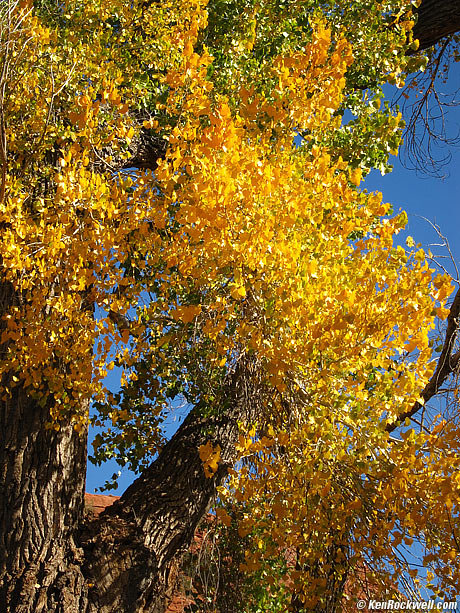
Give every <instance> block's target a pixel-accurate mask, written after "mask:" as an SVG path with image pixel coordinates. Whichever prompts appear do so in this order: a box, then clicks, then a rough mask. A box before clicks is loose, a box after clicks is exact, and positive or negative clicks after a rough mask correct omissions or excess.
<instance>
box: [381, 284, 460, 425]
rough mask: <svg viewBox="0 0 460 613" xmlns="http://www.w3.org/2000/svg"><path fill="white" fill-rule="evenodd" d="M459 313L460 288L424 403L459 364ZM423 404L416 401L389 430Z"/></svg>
mask: <svg viewBox="0 0 460 613" xmlns="http://www.w3.org/2000/svg"><path fill="white" fill-rule="evenodd" d="M459 315H460V289H459V290H457V293H456V294H455V298H454V301H453V303H452V306H451V307H450V311H449V316H448V317H447V330H446V336H445V339H444V344H443V346H442V351H441V355H440V356H439V360H438V364H437V367H436V370H435V371H434V373H433V376H432V377H431V379H430V380H429V381H428V383H427V384H426V386H425V388H424V390H423V392H422V393H421V394H420V396H421V397H422V398H423V402H424V404H426V403H427V402H428V401H429V400H431V398H433V396H435V395H436V394H437V393H438V391H439V389H440V387H441V385H442V384H443V383H444V381H445V380H446V379H447V377H448V376H449V375H451V374H452V373H453V372H454V371H455V370H456V369H457V368H458V365H459V361H460V351H457V352H456V353H455V354H453V355H452V349H453V347H454V344H455V339H456V336H457V332H458V330H459V323H460V322H459ZM422 407H423V405H422V404H421V403H420V402H416V403H415V404H414V405H413V406H412V407H411V408H410V409H409V410H408V411H406V412H405V413H402V414H401V415H399V417H398V421H396V422H393V423H391V424H388V425H387V428H386V430H387V432H393V430H395V429H396V428H397V427H398V424H399V423H401V422H403V421H404V420H405V419H406V418H407V417H412V416H413V415H415V414H416V413H417V412H418V411H420V410H421V409H422Z"/></svg>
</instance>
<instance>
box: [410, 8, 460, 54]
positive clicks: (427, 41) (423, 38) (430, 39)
mask: <svg viewBox="0 0 460 613" xmlns="http://www.w3.org/2000/svg"><path fill="white" fill-rule="evenodd" d="M414 12H415V14H416V15H417V23H416V24H415V27H414V31H413V32H414V39H416V38H417V39H418V40H419V41H420V46H419V49H421V50H423V49H428V48H429V47H432V46H433V45H435V44H436V43H438V42H439V41H440V40H442V39H443V38H445V37H446V36H450V35H452V34H455V33H456V32H458V31H460V2H459V1H458V0H423V2H422V4H421V5H420V7H419V8H418V9H416V10H415V11H414Z"/></svg>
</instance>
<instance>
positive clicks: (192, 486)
mask: <svg viewBox="0 0 460 613" xmlns="http://www.w3.org/2000/svg"><path fill="white" fill-rule="evenodd" d="M223 404H224V405H227V406H223V407H219V410H218V414H217V415H214V416H211V417H209V416H208V417H205V416H202V415H201V412H200V411H199V410H193V411H192V412H191V413H190V414H189V416H188V417H187V419H186V420H185V421H184V423H183V424H182V426H181V428H180V429H179V430H178V431H177V432H176V434H175V435H174V436H173V437H172V439H171V440H170V441H169V442H168V443H167V444H166V446H165V447H164V449H163V451H162V452H161V454H160V456H159V457H158V459H157V460H156V461H155V462H153V464H152V465H151V466H150V467H149V468H148V469H147V470H145V471H144V472H143V473H142V475H141V476H140V477H139V478H138V479H137V480H136V481H135V482H134V483H133V484H132V485H131V486H130V487H129V488H128V489H127V490H126V492H125V493H124V494H123V496H122V497H121V499H120V500H119V501H118V502H117V503H115V504H114V505H113V506H112V507H110V508H109V509H108V510H107V512H106V513H104V514H103V515H102V516H101V518H100V520H99V522H95V523H93V525H92V526H90V527H89V530H88V531H87V533H86V534H85V535H84V537H83V546H84V549H85V551H86V559H87V560H88V565H87V568H86V571H85V574H86V576H87V577H88V580H89V581H90V583H91V584H93V586H94V587H93V590H92V593H90V601H91V606H90V609H89V610H90V611H97V612H98V613H106V612H109V611H130V610H133V611H134V610H135V611H145V612H147V611H149V612H155V611H163V610H164V609H162V607H163V606H164V600H165V596H166V586H168V584H169V585H171V583H172V581H171V580H170V579H171V573H172V572H174V562H177V560H178V556H180V554H181V553H182V552H184V551H186V550H187V549H188V547H189V546H190V544H191V542H192V539H193V535H194V532H195V529H196V527H197V525H198V523H199V521H200V519H201V518H202V517H203V515H204V514H205V512H206V510H207V509H208V508H209V505H210V504H211V503H212V501H213V499H214V498H215V496H216V490H217V486H218V485H219V484H220V483H221V482H222V480H223V479H224V477H225V476H226V475H227V472H228V469H229V467H231V466H232V465H233V464H234V462H235V458H236V451H235V444H236V441H237V438H238V431H239V427H238V424H239V423H241V422H244V423H250V422H252V421H253V420H255V419H256V418H257V416H258V415H260V412H261V407H262V404H261V383H260V375H259V369H258V368H257V366H256V365H255V364H254V363H251V362H250V361H249V360H248V359H244V360H241V361H240V363H239V364H238V366H237V367H236V369H235V372H234V373H233V375H232V376H231V379H230V381H229V384H228V386H227V389H226V393H225V394H224V396H223ZM208 442H211V443H212V445H213V447H214V448H217V445H219V447H220V450H221V451H220V463H219V466H218V468H217V471H216V472H215V473H214V475H213V476H212V477H206V476H205V473H204V470H203V463H202V460H201V459H200V456H199V448H200V446H202V445H205V444H206V443H208ZM91 607H92V608H91Z"/></svg>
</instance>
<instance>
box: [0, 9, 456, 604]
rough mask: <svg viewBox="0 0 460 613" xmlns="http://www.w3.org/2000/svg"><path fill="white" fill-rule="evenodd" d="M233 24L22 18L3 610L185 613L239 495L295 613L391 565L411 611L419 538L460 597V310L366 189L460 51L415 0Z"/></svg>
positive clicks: (4, 152) (16, 70)
mask: <svg viewBox="0 0 460 613" xmlns="http://www.w3.org/2000/svg"><path fill="white" fill-rule="evenodd" d="M206 4H207V3H206V2H205V1H204V0H182V1H181V2H179V3H178V2H170V1H165V2H162V3H157V2H144V1H142V2H133V3H131V4H129V5H126V3H124V2H123V1H121V0H110V1H108V2H105V3H102V2H99V1H98V0H88V1H87V2H85V3H79V2H74V1H73V0H69V1H68V2H65V3H54V2H51V1H49V2H48V1H46V0H43V1H37V2H31V1H29V0H20V1H19V0H18V1H17V2H14V1H9V2H7V3H4V5H3V6H2V9H1V11H2V12H1V35H0V50H1V71H0V157H1V163H2V173H1V177H0V179H1V184H0V215H1V219H0V224H1V228H2V246H1V285H0V297H1V298H0V305H1V308H0V315H1V319H0V332H1V337H0V343H1V353H0V358H1V362H0V364H1V373H2V388H1V420H2V421H1V424H2V427H1V436H2V442H1V445H0V465H1V487H2V490H1V500H2V506H1V511H0V525H1V539H0V552H1V553H0V577H1V584H0V586H1V587H0V605H1V607H2V610H5V611H15V612H16V611H17V612H20V611H23V612H32V611H33V612H34V613H35V612H38V611H65V612H74V611H75V612H76V611H87V612H90V611H94V612H96V611H97V612H101V613H103V612H109V611H113V612H114V611H117V612H122V611H133V610H134V611H152V612H154V611H157V612H160V611H164V609H165V603H166V602H167V599H168V597H169V596H170V595H171V592H172V590H173V589H174V581H175V575H176V574H177V564H178V562H179V560H180V558H181V556H182V554H183V553H184V551H186V550H187V548H188V546H189V545H190V542H191V539H192V537H193V534H194V531H195V528H196V526H197V525H198V523H199V521H200V519H201V518H202V517H203V515H204V514H205V513H206V511H207V509H208V508H209V507H210V505H211V504H215V502H216V500H217V498H219V499H220V500H221V501H222V504H224V503H225V505H226V509H224V508H223V507H222V508H221V510H220V511H219V512H218V515H219V517H220V518H221V520H222V521H223V522H224V524H225V523H229V522H231V521H232V517H231V514H233V515H235V521H237V520H238V531H239V533H240V536H241V538H245V537H248V538H249V541H248V546H247V549H246V552H245V554H244V555H245V558H244V563H243V567H244V570H245V571H246V572H248V573H262V574H261V575H260V576H261V577H262V579H263V580H264V581H265V580H266V581H267V585H272V586H273V585H275V584H276V581H277V580H278V579H281V580H282V581H281V583H279V585H281V586H285V588H286V589H285V592H286V593H284V594H280V603H281V604H280V606H283V607H285V609H286V608H287V607H289V606H293V607H297V610H300V608H302V609H304V610H316V611H319V610H335V609H336V608H337V606H339V603H340V599H341V596H342V593H343V587H344V583H345V580H346V578H347V577H349V576H352V575H353V573H356V572H357V569H359V568H360V567H361V566H362V564H363V562H368V561H369V560H372V561H373V565H372V578H373V581H374V582H375V584H376V585H382V586H387V587H388V589H392V587H394V585H395V580H394V578H395V576H396V575H397V574H398V573H400V572H403V571H405V570H407V565H405V563H404V560H402V559H401V557H400V556H399V555H398V552H399V549H398V547H399V545H400V543H401V542H402V541H403V540H405V542H406V543H408V542H409V540H410V539H412V538H414V537H417V538H420V539H423V542H424V544H425V547H426V556H425V561H426V564H431V565H432V566H433V569H432V572H433V575H436V577H437V581H438V583H437V584H436V585H437V587H438V589H439V593H442V592H444V593H446V594H448V593H450V592H449V590H450V591H452V590H453V589H454V587H455V585H457V584H458V581H459V569H458V567H456V566H455V564H454V563H453V560H454V558H455V556H456V554H457V552H458V540H457V536H456V534H457V533H456V530H457V506H456V505H457V502H458V483H457V480H456V470H457V467H458V462H459V459H458V453H457V448H456V441H457V440H458V436H457V434H458V433H457V418H456V416H455V415H452V419H451V421H449V422H448V423H445V422H443V421H441V420H439V419H437V418H433V419H432V420H431V422H430V423H428V424H427V423H423V424H422V426H420V427H415V428H409V425H410V423H411V419H412V418H414V416H415V415H416V414H417V413H418V412H419V411H421V410H422V407H423V405H424V404H425V402H427V401H428V400H429V399H430V398H431V397H432V396H433V395H435V394H436V393H437V391H438V389H439V387H440V385H441V383H442V382H443V381H444V380H445V379H446V378H447V377H449V376H450V375H451V374H452V373H453V372H454V371H455V369H456V367H457V362H458V354H456V353H455V354H454V353H453V352H454V347H455V338H456V331H457V318H458V309H459V303H460V300H459V298H458V297H456V298H455V300H454V302H453V304H452V305H451V306H449V305H448V303H447V302H446V300H447V299H448V297H449V295H450V294H451V292H452V285H451V281H450V279H449V277H448V276H447V275H445V274H440V273H438V272H437V271H436V270H434V269H432V268H430V266H429V264H428V262H427V260H426V255H425V254H424V253H423V251H422V250H412V249H411V247H410V246H409V249H408V250H405V249H403V248H402V247H401V246H395V244H394V237H395V235H396V234H397V233H398V231H399V230H400V229H401V228H403V227H404V224H405V219H406V218H405V215H404V214H397V215H395V214H393V212H392V210H391V207H390V205H388V204H385V203H383V202H382V197H381V195H380V194H369V193H367V192H366V191H365V190H361V189H359V186H360V183H361V179H362V177H363V175H364V174H366V173H367V172H368V171H369V170H370V169H371V168H374V167H377V168H379V169H381V170H382V171H385V170H386V169H388V155H389V153H390V152H396V151H397V148H398V145H399V143H400V139H401V128H402V120H401V116H400V115H398V114H397V113H394V112H393V111H392V110H391V109H389V108H388V106H386V105H381V104H380V99H381V86H382V84H384V83H385V82H397V83H398V84H402V82H403V81H404V78H405V75H406V74H407V73H409V72H410V71H415V70H418V69H420V68H422V67H423V66H424V63H425V58H424V56H423V55H422V54H420V53H414V52H415V51H416V50H417V48H419V47H426V46H428V45H431V44H432V43H433V42H435V40H437V38H438V37H440V36H445V35H447V34H451V33H452V31H453V29H456V27H455V28H452V26H451V25H449V27H448V28H447V29H446V28H445V27H444V29H443V27H440V28H439V29H437V30H436V32H435V33H434V34H433V33H431V34H430V36H431V38H430V36H428V35H427V36H426V38H424V36H425V35H424V34H423V36H422V32H424V31H425V30H423V25H424V23H423V19H422V17H423V16H428V17H427V19H430V18H429V14H430V13H429V10H428V8H429V6H428V5H430V6H431V4H430V3H427V4H426V6H427V11H426V12H424V10H423V9H424V6H425V3H424V4H422V6H421V7H420V8H419V9H418V10H419V16H420V19H419V21H418V22H417V24H416V26H415V28H416V29H415V30H414V24H415V21H416V17H415V16H414V13H413V11H412V8H411V4H410V3H407V5H404V6H401V3H396V2H386V3H377V2H374V1H371V0H369V2H365V3H363V2H346V3H341V2H334V3H332V2H331V3H329V2H321V3H319V2H317V1H314V0H310V1H308V2H305V1H303V2H296V1H292V2H275V1H274V0H265V1H263V2H257V3H254V2H250V1H248V2H223V1H219V0H215V1H214V2H209V6H206ZM432 4H436V3H432ZM447 4H448V3H447ZM447 15H449V13H447ZM448 19H449V23H450V24H451V23H452V18H451V16H450V17H448ZM433 23H434V21H433ZM417 28H418V30H417ZM449 28H450V29H449ZM414 31H415V32H420V34H419V38H420V40H421V41H422V44H421V45H420V43H418V42H417V41H416V39H414V34H413V32H414ZM432 39H433V40H432ZM425 40H426V44H425V42H424V41H425ZM345 111H349V112H351V113H352V116H353V118H352V119H351V120H350V119H349V118H348V116H347V114H346V113H345ZM348 114H349V113H348ZM436 318H438V319H439V320H441V321H444V320H447V331H446V332H445V341H444V347H443V350H442V353H441V359H440V361H439V362H438V363H437V364H436V362H435V361H434V360H433V356H432V331H433V329H434V326H435V321H436ZM114 367H118V368H121V369H122V371H123V375H122V387H121V391H120V392H119V393H111V392H110V391H108V390H106V389H105V388H104V377H105V376H106V374H107V371H108V370H110V369H113V368H114ZM178 399H181V400H183V401H184V402H186V403H187V404H188V405H189V406H190V412H189V414H188V416H187V418H186V419H185V421H184V423H183V424H182V425H181V427H180V428H179V430H178V431H177V433H176V434H175V435H174V436H173V437H172V438H171V440H169V441H165V437H164V431H163V428H162V424H163V421H164V420H165V418H166V417H167V415H168V411H169V410H170V407H171V403H172V402H175V401H177V400H178ZM91 403H93V405H94V408H95V410H96V414H95V418H94V422H95V424H96V425H98V426H100V427H101V428H103V429H104V428H105V431H104V434H101V435H99V436H98V437H97V438H96V441H95V446H94V450H93V451H92V454H93V457H94V459H95V461H103V460H104V459H105V458H107V457H111V456H115V457H116V458H117V459H118V461H119V462H120V464H121V465H129V466H130V467H131V468H133V469H135V470H138V471H139V473H140V475H139V478H138V479H137V480H136V481H135V482H134V483H133V484H132V485H131V486H130V487H129V488H128V490H127V491H126V492H125V493H124V494H123V496H122V498H121V500H120V501H119V502H118V503H117V504H116V505H113V507H112V508H111V509H110V510H108V511H107V512H106V513H105V514H104V515H103V516H102V517H101V518H100V519H98V520H97V521H90V520H89V519H88V518H86V517H85V516H84V510H83V494H84V486H85V470H84V466H85V462H86V456H87V449H86V438H87V429H88V419H89V418H88V414H89V407H90V404H91ZM405 419H407V428H405V429H403V430H399V432H400V436H398V437H397V438H396V437H391V436H390V433H392V432H394V431H395V430H396V429H397V428H399V427H400V425H401V422H402V421H404V420H405ZM219 488H220V489H219ZM439 490H441V491H443V492H446V495H447V494H449V495H448V496H447V497H445V498H444V499H443V500H440V499H439V497H438V496H437V493H438V492H439ZM236 516H237V517H236ZM283 548H284V550H286V549H288V550H290V551H293V552H295V564H294V565H290V566H289V565H286V564H285V565H284V566H283V568H282V569H281V570H279V569H277V570H276V568H277V567H276V564H277V561H279V560H280V549H283ZM283 555H284V554H283ZM281 557H282V556H281ZM272 561H273V563H272ZM270 568H271V569H272V570H273V569H274V568H275V570H276V573H275V574H273V572H271V571H270V572H268V570H267V569H270ZM435 587H436V586H435ZM292 594H294V597H293V598H291V595H292ZM296 603H297V604H296ZM299 607H300V608H299Z"/></svg>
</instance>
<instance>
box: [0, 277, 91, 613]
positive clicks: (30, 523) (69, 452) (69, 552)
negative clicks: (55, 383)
mask: <svg viewBox="0 0 460 613" xmlns="http://www.w3.org/2000/svg"><path fill="white" fill-rule="evenodd" d="M16 301H17V295H16V294H15V292H14V290H13V288H12V286H11V285H10V284H9V283H2V284H0V336H1V332H2V325H1V320H2V316H3V315H4V314H5V313H6V312H7V311H8V310H9V308H10V307H11V305H12V304H13V303H14V302H16ZM5 349H6V344H3V346H0V355H1V354H3V353H4V352H5ZM9 379H10V377H9V376H8V375H5V376H4V377H3V379H2V382H1V383H2V385H1V396H2V398H1V399H0V611H12V612H13V611H14V612H15V613H26V612H27V613H32V611H33V612H34V613H40V612H41V611H43V612H45V611H69V612H70V611H78V610H79V601H78V594H80V593H81V592H82V590H83V584H84V579H83V575H82V572H81V570H80V567H79V564H80V558H81V556H80V554H79V552H78V550H77V548H76V546H75V542H74V538H75V528H76V526H77V525H78V522H79V520H80V518H81V516H82V512H83V495H84V486H85V465H86V432H85V433H82V434H81V435H79V434H78V433H77V432H76V431H75V430H74V428H73V427H72V424H71V423H70V421H69V420H67V421H64V422H61V424H60V429H59V430H58V431H56V430H54V429H46V428H45V423H46V422H47V421H49V405H45V406H41V405H40V403H38V402H37V401H35V400H33V399H32V398H30V397H29V396H27V394H26V393H25V392H24V390H23V389H22V388H21V387H18V386H16V387H12V386H11V381H10V380H9ZM9 387H12V390H11V395H9V396H8V395H4V391H5V389H6V388H9ZM74 595H77V600H75V599H74Z"/></svg>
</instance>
